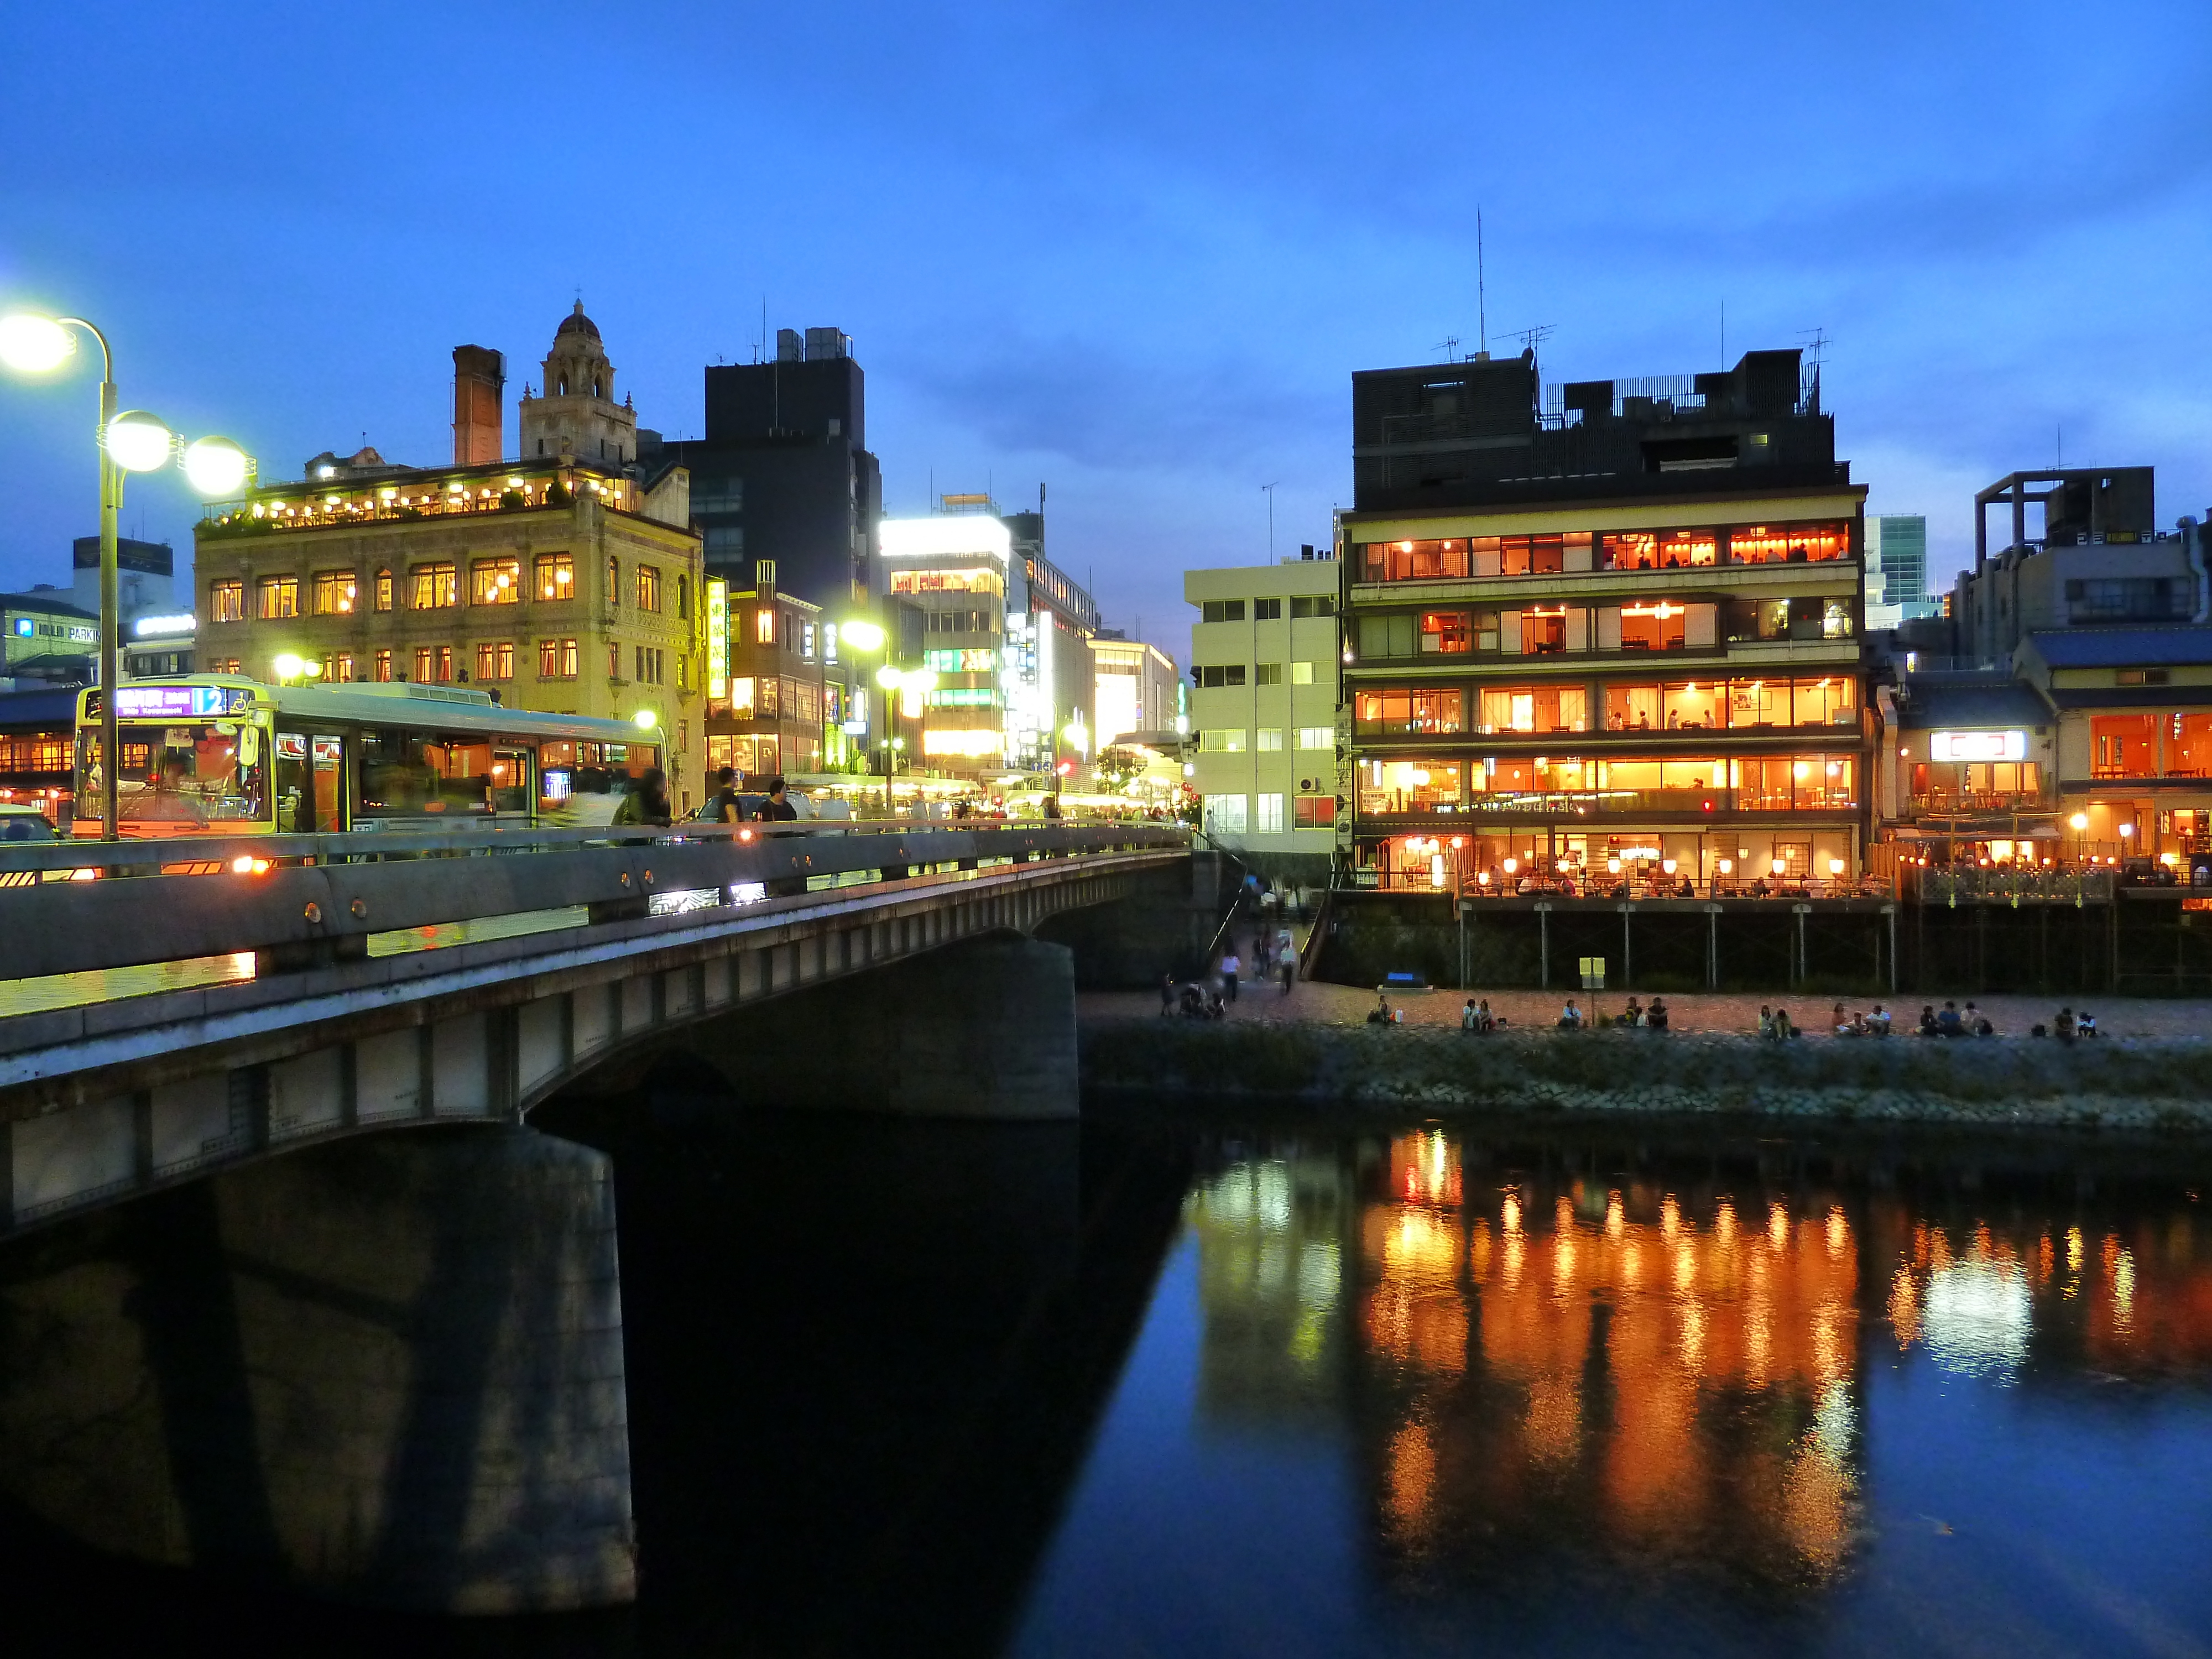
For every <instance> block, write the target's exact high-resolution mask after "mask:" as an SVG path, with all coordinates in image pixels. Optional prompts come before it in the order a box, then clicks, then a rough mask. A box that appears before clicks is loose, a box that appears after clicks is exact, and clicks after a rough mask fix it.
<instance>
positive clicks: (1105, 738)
mask: <svg viewBox="0 0 2212 1659" xmlns="http://www.w3.org/2000/svg"><path fill="white" fill-rule="evenodd" d="M1089 644H1090V647H1091V736H1092V742H1093V743H1094V744H1095V745H1096V746H1097V748H1100V749H1104V748H1106V747H1107V746H1109V744H1112V743H1113V741H1114V740H1115V738H1125V737H1133V736H1135V735H1137V734H1138V733H1140V732H1142V733H1146V734H1149V735H1164V734H1169V733H1172V732H1175V729H1176V724H1175V723H1176V714H1177V712H1178V711H1179V709H1180V707H1181V704H1180V699H1179V697H1178V696H1177V689H1178V688H1177V685H1176V665H1175V659H1174V658H1172V657H1170V656H1169V655H1168V654H1167V653H1165V652H1164V651H1162V650H1161V649H1159V647H1157V646H1152V645H1146V643H1144V642H1143V641H1140V640H1132V639H1128V638H1127V637H1125V636H1124V635H1122V634H1121V631H1120V630H1119V629H1101V630H1100V631H1099V632H1098V633H1097V634H1096V635H1092V637H1091V640H1090V641H1089Z"/></svg>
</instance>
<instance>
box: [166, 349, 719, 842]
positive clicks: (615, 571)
mask: <svg viewBox="0 0 2212 1659" xmlns="http://www.w3.org/2000/svg"><path fill="white" fill-rule="evenodd" d="M577 320H578V319H576V318H573V317H572V318H571V319H568V320H566V321H564V322H563V323H562V337H561V338H560V339H559V340H556V348H555V357H556V358H558V357H560V356H562V354H563V352H564V351H565V350H575V349H580V347H579V337H584V336H585V335H586V331H588V343H589V345H590V346H591V347H592V349H596V343H597V339H598V331H597V330H596V329H591V328H589V320H588V319H583V326H582V327H578V326H575V324H576V323H577ZM465 349H470V348H465ZM581 355H582V356H584V357H585V358H586V359H587V358H588V356H589V352H588V351H584V352H582V354H581ZM548 361H549V362H552V361H554V359H551V358H549V360H548ZM557 384H558V382H557V380H556V385H557ZM571 384H572V387H573V384H574V383H573V382H572V383H571ZM599 386H600V390H601V392H602V393H605V392H609V391H611V386H612V381H611V371H608V378H606V379H605V380H602V381H600V382H599ZM556 395H557V394H556ZM576 395H577V394H576V393H575V392H574V391H573V389H572V391H571V392H570V393H568V398H569V400H570V402H572V403H573V401H574V398H575V396H576ZM600 401H601V402H602V403H608V404H609V407H608V408H607V409H604V410H599V412H598V414H597V416H595V417H594V418H596V419H599V421H600V422H602V423H603V424H604V425H605V427H606V428H607V429H608V430H613V429H616V428H618V427H619V426H620V419H619V412H618V411H617V410H614V408H613V407H612V405H611V401H610V400H609V399H607V398H605V397H604V396H602V398H601V399H600ZM555 412H556V414H558V413H560V412H562V411H561V410H556V411H555ZM566 412H567V413H568V416H570V417H571V418H574V416H575V411H574V410H567V411H566ZM586 429H587V430H588V429H591V428H586ZM464 441H465V435H464V434H463V432H462V431H461V429H460V427H459V424H458V423H457V425H456V430H455V442H456V447H457V448H460V447H463V445H464ZM467 441H470V442H475V441H480V439H479V438H477V437H475V436H469V437H467ZM595 441H596V440H595ZM532 443H533V444H534V439H533V440H532ZM356 459H358V458H356ZM378 459H381V458H378ZM636 471H637V470H636V469H635V467H631V468H628V469H625V468H623V467H622V466H619V465H616V464H615V463H614V462H612V461H609V462H606V463H604V464H603V463H601V462H599V461H598V460H597V459H592V460H590V461H585V460H580V459H577V458H576V457H575V456H574V455H573V454H568V453H561V454H550V455H548V456H546V457H544V458H543V459H541V458H538V457H537V456H534V455H533V456H531V457H529V458H527V459H523V460H520V461H498V462H492V463H488V464H487V463H477V464H475V465H453V466H450V467H406V466H393V465H382V466H374V465H361V466H355V465H351V464H350V463H349V464H347V465H344V466H343V468H342V469H341V468H339V467H337V466H333V467H332V468H331V476H327V477H325V476H316V477H313V478H310V479H307V480H303V481H302V482H301V483H290V484H273V485H270V486H267V487H265V488H262V489H257V490H255V491H254V492H253V493H252V495H249V496H248V497H247V498H246V500H244V501H240V502H236V503H233V504H231V505H229V506H228V507H223V508H222V509H220V510H218V511H216V512H215V513H211V514H210V516H209V517H208V518H207V519H206V520H203V521H202V523H201V524H200V525H199V526H198V528H197V531H196V532H195V536H194V563H195V580H196V583H197V597H196V602H195V607H194V608H195V611H196V612H197V617H196V635H195V642H196V650H197V657H198V665H199V667H200V668H201V669H202V670H203V671H210V672H230V673H243V674H247V675H251V676H252V677H253V678H259V679H269V678H275V677H276V672H277V670H276V659H278V658H279V657H283V656H287V655H289V656H296V657H299V658H301V659H304V660H306V661H307V662H308V663H311V664H313V665H315V666H316V667H317V668H318V669H319V672H320V674H321V675H322V677H323V678H325V679H327V680H331V681H334V682H343V681H347V680H383V681H399V680H408V681H414V682H428V683H433V684H472V685H477V686H479V687H482V688H483V689H484V690H490V691H494V692H495V693H496V694H497V695H498V696H500V697H501V700H502V701H503V702H507V703H509V704H511V705H512V706H514V707H517V708H532V709H543V710H545V711H548V712H551V713H557V714H593V715H600V716H605V717H608V718H614V719H626V720H650V721H652V722H653V724H654V725H655V726H658V727H659V729H660V730H661V731H662V732H664V733H665V736H664V738H663V739H662V745H663V752H664V754H665V756H666V757H667V765H668V769H669V773H670V777H671V784H672V786H673V787H675V789H676V792H677V794H678V799H679V800H680V799H686V798H691V799H696V788H697V765H698V757H697V756H696V753H695V752H694V751H695V747H696V742H697V738H698V735H699V732H700V731H701V729H702V728H701V720H702V714H703V713H704V696H705V694H704V687H703V671H704V668H705V651H704V639H705V634H704V616H703V613H704V609H705V607H704V605H703V602H702V601H703V589H702V570H701V564H700V551H699V538H697V537H696V535H695V534H693V533H692V532H691V529H690V502H689V479H688V477H687V475H686V474H685V472H684V469H683V468H681V467H680V466H675V465H664V466H663V467H661V468H660V469H659V471H656V472H653V473H650V474H647V475H646V476H644V477H639V476H635V473H636ZM317 472H318V474H319V473H320V469H317Z"/></svg>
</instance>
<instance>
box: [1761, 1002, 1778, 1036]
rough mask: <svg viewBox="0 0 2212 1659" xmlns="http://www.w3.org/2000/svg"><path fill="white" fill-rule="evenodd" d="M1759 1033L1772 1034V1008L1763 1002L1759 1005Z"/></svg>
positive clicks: (1763, 1034)
mask: <svg viewBox="0 0 2212 1659" xmlns="http://www.w3.org/2000/svg"><path fill="white" fill-rule="evenodd" d="M1773 1035H1774V1010H1773V1009H1771V1008H1770V1007H1768V1006H1766V1005H1765V1003H1763V1002H1762V1003H1760V1004H1759V1036H1763V1037H1771V1036H1773Z"/></svg>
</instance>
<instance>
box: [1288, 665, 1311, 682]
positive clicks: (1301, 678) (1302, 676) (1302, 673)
mask: <svg viewBox="0 0 2212 1659" xmlns="http://www.w3.org/2000/svg"><path fill="white" fill-rule="evenodd" d="M1313 668H1314V665H1312V664H1311V663H1310V662H1294V663H1292V664H1291V684H1292V685H1311V684H1313V683H1314V677H1313Z"/></svg>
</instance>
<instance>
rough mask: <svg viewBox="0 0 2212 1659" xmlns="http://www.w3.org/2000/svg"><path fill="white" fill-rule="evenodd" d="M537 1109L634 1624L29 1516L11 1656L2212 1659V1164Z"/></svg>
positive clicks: (1633, 1130)
mask: <svg viewBox="0 0 2212 1659" xmlns="http://www.w3.org/2000/svg"><path fill="white" fill-rule="evenodd" d="M541 1121H543V1122H544V1123H545V1124H546V1125H547V1126H548V1127H557V1128H559V1129H560V1130H562V1132H563V1133H571V1134H574V1135H575V1136H576V1137H577V1138H579V1139H586V1140H589V1141H592V1143H594V1144H597V1145H600V1146H604V1147H605V1148H607V1149H608V1150H609V1151H611V1152H613V1153H614V1155H615V1158H616V1163H617V1196H618V1201H619V1205H620V1209H621V1218H622V1219H621V1249H622V1254H623V1281H624V1291H623V1295H624V1320H625V1328H626V1336H627V1348H628V1354H629V1394H630V1413H631V1432H632V1447H633V1456H634V1460H635V1501H636V1512H637V1516H638V1525H639V1531H640V1536H641V1579H642V1583H643V1587H644V1588H643V1595H642V1597H641V1601H640V1602H639V1604H638V1605H637V1606H636V1607H634V1608H629V1609H623V1610H619V1611H616V1612H611V1613H603V1614H593V1615H589V1616H585V1617H577V1618H564V1619H546V1620H522V1621H490V1622H478V1623H469V1624H446V1623H440V1622H438V1621H424V1620H401V1619H393V1618H388V1617H384V1616H380V1615H373V1614H364V1613H353V1612H343V1613H342V1612H335V1611H333V1610H332V1609H330V1608H328V1607H323V1606H319V1605H317V1604H314V1603H312V1602H308V1601H300V1600H295V1599H293V1598H289V1597H287V1596H284V1595H274V1594H270V1593H266V1592H264V1591H259V1590H255V1589H248V1588H243V1587H233V1586H226V1585H224V1584H222V1583H219V1582H216V1581H213V1580H210V1579H208V1578H205V1577H198V1576H186V1575H178V1574H166V1573H154V1572H149V1571H143V1570H140V1569H135V1568H130V1567H125V1566H120V1565H115V1564H112V1563H108V1562H105V1561H102V1560H99V1559H94V1558H93V1557H91V1556H89V1555H88V1554H86V1553H83V1552H82V1551H78V1550H75V1549H73V1548H71V1547H68V1546H66V1545H64V1544H61V1543H58V1542H57V1541H53V1540H52V1539H50V1538H47V1537H45V1536H43V1535H41V1534H38V1532H37V1531H36V1529H35V1528H27V1527H26V1526H25V1525H24V1524H23V1523H21V1522H15V1523H13V1525H12V1528H11V1530H10V1533H9V1540H8V1542H9V1547H8V1549H7V1551H6V1552H5V1564H4V1565H0V1588H4V1592H5V1595H6V1598H7V1605H8V1607H9V1628H10V1650H11V1651H14V1652H18V1653H45V1652H54V1653H60V1652H64V1651H67V1652H70V1653H71V1654H82V1652H84V1651H85V1650H86V1648H87V1647H88V1645H89V1646H95V1647H97V1646H102V1645H108V1644H114V1645H120V1644H124V1643H126V1642H127V1643H130V1644H133V1645H134V1646H137V1647H141V1648H143V1646H145V1645H147V1644H151V1643H153V1642H156V1641H161V1642H165V1643H168V1642H173V1641H174V1640H175V1639H176V1638H177V1636H178V1635H179V1633H181V1632H185V1631H189V1630H198V1631H204V1632H208V1633H209V1634H210V1636H216V1637H219V1638H220V1639H222V1640H223V1641H224V1643H225V1644H226V1645H227V1646H228V1647H229V1648H230V1649H231V1650H233V1651H241V1652H249V1653H251V1652H264V1651H265V1652H279V1651H289V1652H297V1651H303V1650H313V1651H316V1652H319V1653H325V1654H339V1655H352V1654H379V1655H383V1654H391V1655H395V1656H396V1655H399V1654H403V1653H404V1654H406V1655H409V1656H410V1659H411V1656H416V1655H422V1654H441V1653H451V1654H454V1655H480V1654H481V1655H490V1654H498V1655H513V1656H518V1659H521V1656H541V1655H543V1656H555V1655H558V1656H578V1659H583V1656H594V1659H595V1656H601V1655H605V1656H617V1655H620V1656H630V1655H637V1656H656V1659H657V1656H661V1655H670V1656H673V1655H679V1654H681V1655H696V1654H732V1655H750V1654H770V1655H782V1654H790V1655H810V1656H811V1655H825V1656H828V1655H835V1656H842V1655H848V1654H849V1655H904V1654H915V1655H936V1654H945V1655H962V1654H975V1655H979V1656H991V1655H1007V1656H1018V1659H1048V1656H1050V1659H1057V1656H1092V1655H1096V1656H1101V1659H1106V1656H1112V1659H1123V1656H1154V1655H1157V1656H1184V1655H1189V1656H1199V1655H1203V1656H1207V1659H1220V1656H1242V1655H1248V1654H1249V1655H1252V1656H1255V1659H1258V1656H1267V1659H1297V1656H1308V1655H1310V1656H1333V1659H1334V1656H1359V1659H1364V1656H1375V1659H1397V1656H1428V1655H1442V1654H1470V1653H1492V1652H1495V1653H1514V1654H1552V1653H1558V1654H1568V1653H1573V1654H1577V1655H1588V1654H1644V1653H1651V1654H1662V1653H1668V1654H1671V1653H1694V1654H1697V1655H1699V1656H1701V1659H1712V1656H1729V1655H1737V1654H1769V1653H1792V1654H1798V1653H1819V1654H1889V1653H1894V1652H1899V1651H1911V1652H1915V1653H1920V1654H1930V1655H1951V1654H1957V1655H1980V1654H1988V1655H1992V1656H1996V1655H2004V1656H2022V1655H2029V1656H2039V1655H2045V1654H2049V1655H2058V1654H2084V1655H2100V1656H2103V1655H2123V1654H2138V1653H2139V1654H2143V1655H2156V1656H2162V1659H2163V1656H2190V1655H2200V1654H2202V1655H2212V1576H2208V1575H2207V1574H2206V1573H2205V1572H2204V1571H2203V1563H2204V1559H2205V1551H2206V1546H2207V1543H2208V1541H2212V1479H2208V1476H2212V1226H2208V1225H2207V1218H2206V1216H2205V1215H2204V1213H2203V1211H2204V1206H2203V1203H2202V1202H2201V1201H2200V1197H2201V1192H2202V1190H2203V1189H2202V1188H2200V1187H2199V1185H2198V1184H2197V1182H2198V1180H2199V1177H2200V1176H2205V1175H2212V1171H2208V1170H2205V1169H2204V1165H2205V1164H2207V1163H2208V1162H2212V1158H2207V1157H2206V1155H2205V1154H2203V1153H2202V1152H2179V1151H2176V1150H2174V1149H2172V1148H2159V1147H2145V1148H2136V1149H2130V1148H2128V1147H2124V1146H2112V1145H2110V1144H2106V1143H2098V1142H2093V1141H2085V1142H2070V1143H2069V1142H2062V1141H2031V1140H2011V1139H2007V1140H1986V1139H1984V1140H1975V1139H1920V1140H1910V1141H1908V1140H1899V1139H1875V1138H1872V1137H1869V1136H1862V1137H1857V1138H1853V1137H1851V1136H1850V1135H1848V1134H1843V1133H1842V1132H1833V1133H1830V1134H1828V1135H1827V1136H1826V1137H1825V1138H1823V1137H1821V1136H1817V1135H1816V1136H1808V1137H1804V1138H1800V1139H1788V1138H1778V1137H1774V1136H1772V1135H1771V1133H1769V1132H1768V1131H1767V1130H1765V1129H1759V1130H1744V1131H1741V1132H1739V1131H1735V1130H1731V1129H1729V1128H1726V1127H1715V1126H1712V1125H1710V1124H1707V1125H1700V1126H1694V1127H1683V1128H1680V1129H1667V1128H1664V1127H1659V1126H1653V1125H1644V1126H1628V1127H1622V1126H1620V1125H1618V1124H1613V1125H1608V1126H1605V1127H1601V1128H1592V1129H1586V1130H1585V1129H1577V1128H1576V1127H1572V1126H1562V1125H1559V1124H1558V1123H1556V1122H1554V1123H1552V1124H1540V1123H1524V1124H1515V1125H1504V1126H1500V1125H1492V1126H1488V1127H1479V1126H1462V1125H1453V1124H1449V1123H1425V1122H1421V1121H1409V1122H1405V1123H1400V1124H1386V1125H1378V1126H1377V1127H1375V1128H1374V1129H1372V1130H1371V1131H1362V1132H1358V1133H1352V1132H1346V1131H1345V1130H1342V1129H1340V1128H1331V1127H1317V1126H1314V1125H1311V1124H1300V1123H1297V1122H1293V1121H1279V1122H1276V1123H1273V1124H1272V1125H1267V1126H1265V1127H1255V1126H1252V1125H1249V1124H1247V1125H1232V1124H1228V1123H1225V1122H1222V1121H1218V1120H1215V1119H1213V1118H1211V1117H1209V1116H1208V1115H1206V1114H1205V1113H1204V1112H1202V1111H1198V1110H1194V1111H1191V1112H1188V1113H1184V1114H1180V1115H1149V1116H1146V1118H1144V1119H1143V1120H1141V1121H1135V1120H1132V1119H1130V1118H1128V1117H1127V1116H1126V1115H1123V1116H1121V1117H1118V1118H1117V1117H1115V1115H1110V1114H1103V1113H1100V1114H1094V1115H1093V1118H1092V1120H1091V1121H1090V1122H1089V1123H1087V1124H1086V1125H1085V1127H1082V1128H1080V1129H1078V1128H1076V1127H1073V1126H1028V1127H983V1126H975V1125H941V1124H886V1123H884V1122H881V1121H873V1120H867V1119H861V1118H853V1119H824V1118H819V1117H802V1116H799V1115H781V1114H775V1113H757V1114H745V1113H740V1112H738V1111H736V1110H735V1109H734V1108H732V1107H731V1106H730V1105H729V1103H727V1102H724V1101H718V1100H715V1099H713V1098H708V1097H697V1096H690V1095H686V1094H684V1093H682V1092H681V1091H674V1092H671V1091H660V1092H658V1093H656V1094H653V1095H652V1096H650V1097H644V1096H640V1097H631V1098H629V1099H627V1100H617V1101H599V1102H590V1103H578V1104H574V1105H564V1106H562V1107H559V1108H556V1109H552V1110H550V1111H548V1112H547V1113H546V1114H544V1117H543V1119H542V1120H541ZM1839 1137H1840V1138H1839Z"/></svg>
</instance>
